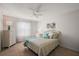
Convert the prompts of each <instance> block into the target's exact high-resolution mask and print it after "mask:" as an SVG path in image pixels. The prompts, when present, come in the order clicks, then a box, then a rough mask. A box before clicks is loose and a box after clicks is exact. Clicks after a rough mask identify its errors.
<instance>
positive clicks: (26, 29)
mask: <svg viewBox="0 0 79 59" xmlns="http://www.w3.org/2000/svg"><path fill="white" fill-rule="evenodd" d="M30 35H31V23H29V22H17V38H19V39H18V40H20V41H23V38H24V37H26V36H30Z"/></svg>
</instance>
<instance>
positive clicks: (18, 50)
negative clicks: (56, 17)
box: [0, 42, 79, 56]
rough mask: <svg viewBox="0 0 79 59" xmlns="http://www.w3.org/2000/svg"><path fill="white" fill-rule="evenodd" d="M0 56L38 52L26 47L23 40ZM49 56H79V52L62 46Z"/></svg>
mask: <svg viewBox="0 0 79 59" xmlns="http://www.w3.org/2000/svg"><path fill="white" fill-rule="evenodd" d="M0 56H37V54H35V53H34V52H33V51H31V50H30V49H28V48H27V47H24V45H23V42H22V43H17V44H15V45H13V46H11V47H10V48H7V49H5V50H3V51H1V52H0ZM48 56H79V52H75V51H72V50H70V49H66V48H62V47H57V48H56V49H55V50H54V51H52V52H51V53H49V55H48Z"/></svg>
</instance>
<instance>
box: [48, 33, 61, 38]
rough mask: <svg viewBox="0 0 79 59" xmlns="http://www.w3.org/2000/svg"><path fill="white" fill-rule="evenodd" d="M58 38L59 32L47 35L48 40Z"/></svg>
mask: <svg viewBox="0 0 79 59" xmlns="http://www.w3.org/2000/svg"><path fill="white" fill-rule="evenodd" d="M58 37H59V32H51V33H49V39H57V38H58Z"/></svg>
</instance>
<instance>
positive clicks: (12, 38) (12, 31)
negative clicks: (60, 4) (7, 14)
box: [10, 22, 16, 46]
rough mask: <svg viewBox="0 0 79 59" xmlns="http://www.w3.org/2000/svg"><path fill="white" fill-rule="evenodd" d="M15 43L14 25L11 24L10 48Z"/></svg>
mask: <svg viewBox="0 0 79 59" xmlns="http://www.w3.org/2000/svg"><path fill="white" fill-rule="evenodd" d="M15 43H16V35H15V24H14V22H12V24H11V25H10V46H11V45H13V44H15Z"/></svg>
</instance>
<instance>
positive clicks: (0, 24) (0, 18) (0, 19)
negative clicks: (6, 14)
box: [0, 13, 3, 51]
mask: <svg viewBox="0 0 79 59" xmlns="http://www.w3.org/2000/svg"><path fill="white" fill-rule="evenodd" d="M2 29H3V27H2V15H1V13H0V51H1V32H2Z"/></svg>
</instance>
